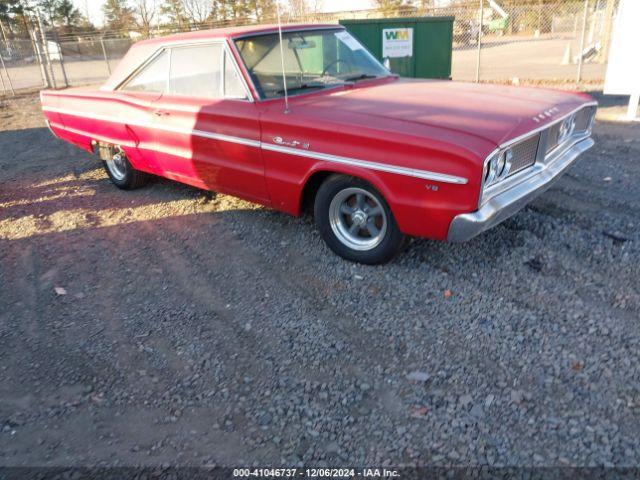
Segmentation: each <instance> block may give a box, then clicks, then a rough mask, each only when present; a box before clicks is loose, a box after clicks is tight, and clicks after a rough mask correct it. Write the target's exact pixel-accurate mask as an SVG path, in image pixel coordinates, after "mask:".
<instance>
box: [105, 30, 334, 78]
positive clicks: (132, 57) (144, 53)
mask: <svg viewBox="0 0 640 480" xmlns="http://www.w3.org/2000/svg"><path fill="white" fill-rule="evenodd" d="M327 28H332V29H344V27H343V26H341V25H337V24H314V23H300V24H290V25H283V26H282V31H283V32H291V31H294V32H295V31H301V30H315V29H327ZM277 31H278V26H277V25H252V26H245V27H229V28H217V29H215V30H199V31H196V32H186V33H178V34H175V35H169V36H166V37H158V38H152V39H149V40H142V41H139V42H136V43H134V44H133V45H132V46H131V48H130V49H129V51H128V52H127V54H126V55H125V56H124V58H123V59H122V60H121V61H120V63H119V64H118V66H117V67H116V69H115V70H114V72H113V73H112V74H111V76H110V77H109V79H108V80H107V81H106V82H105V83H104V84H103V85H102V87H100V90H105V91H111V90H115V89H116V88H117V87H118V85H120V84H121V83H122V82H123V81H124V80H125V79H126V78H127V77H128V76H129V75H131V73H132V72H134V71H135V69H136V68H138V67H140V66H141V65H142V64H143V63H144V62H145V61H147V60H148V59H149V57H150V56H151V55H152V54H153V53H154V52H156V51H158V50H159V49H161V48H162V47H163V46H165V45H172V44H176V43H178V44H179V43H188V42H206V41H207V40H220V39H233V38H241V37H243V36H246V35H260V34H263V33H264V34H269V33H276V32H277Z"/></svg>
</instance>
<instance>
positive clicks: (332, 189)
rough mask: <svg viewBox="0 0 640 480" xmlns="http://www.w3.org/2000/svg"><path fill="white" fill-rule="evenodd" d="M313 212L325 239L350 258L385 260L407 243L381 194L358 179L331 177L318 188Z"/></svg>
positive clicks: (355, 260) (376, 261)
mask: <svg viewBox="0 0 640 480" xmlns="http://www.w3.org/2000/svg"><path fill="white" fill-rule="evenodd" d="M314 213H315V219H316V224H317V225H318V228H319V230H320V234H321V235H322V238H323V239H324V241H325V242H326V243H327V245H328V246H329V248H331V250H333V251H334V252H335V253H337V254H338V255H340V256H341V257H343V258H345V259H347V260H351V261H354V262H360V263H366V264H378V263H385V262H388V261H389V260H391V259H392V258H393V257H394V256H395V255H396V254H397V253H398V252H399V251H400V250H401V249H402V247H403V246H405V245H406V242H405V236H404V235H403V234H402V232H400V230H399V229H398V226H397V224H396V221H395V219H394V218H393V214H392V213H391V209H390V208H389V206H388V205H387V202H386V201H385V200H384V198H383V197H382V195H380V194H379V193H378V191H377V190H376V189H374V188H373V187H372V186H371V185H369V184H368V183H367V182H365V181H363V180H360V179H358V178H353V177H347V176H344V175H334V176H331V177H329V178H328V179H327V180H326V181H325V182H324V183H323V184H322V185H321V186H320V189H319V190H318V193H317V195H316V199H315V208H314Z"/></svg>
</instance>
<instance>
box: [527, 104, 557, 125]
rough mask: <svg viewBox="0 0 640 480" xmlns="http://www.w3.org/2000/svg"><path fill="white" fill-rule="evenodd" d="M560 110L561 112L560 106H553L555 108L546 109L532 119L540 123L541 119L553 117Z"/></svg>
mask: <svg viewBox="0 0 640 480" xmlns="http://www.w3.org/2000/svg"><path fill="white" fill-rule="evenodd" d="M558 112H560V109H559V108H558V107H553V108H550V109H549V110H545V111H544V112H542V113H539V114H538V115H535V116H533V117H531V119H532V120H533V121H534V122H536V123H540V122H541V121H543V120H546V119H547V118H553V116H554V115H555V114H557V113H558Z"/></svg>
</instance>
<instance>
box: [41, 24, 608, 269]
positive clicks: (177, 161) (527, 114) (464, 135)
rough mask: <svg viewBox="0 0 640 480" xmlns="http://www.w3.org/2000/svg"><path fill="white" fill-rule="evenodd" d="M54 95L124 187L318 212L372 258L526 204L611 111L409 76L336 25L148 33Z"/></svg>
mask: <svg viewBox="0 0 640 480" xmlns="http://www.w3.org/2000/svg"><path fill="white" fill-rule="evenodd" d="M42 106H43V110H44V112H45V115H46V118H47V122H48V124H49V127H50V128H51V130H52V131H53V133H54V134H55V135H56V136H58V137H60V138H61V139H63V140H66V141H68V142H71V143H73V144H75V145H77V146H78V147H80V148H83V149H85V150H87V151H89V152H93V153H97V154H99V155H100V157H101V159H102V160H104V163H105V168H106V171H107V173H108V175H109V177H110V178H111V180H112V181H113V183H114V184H116V185H117V186H118V187H120V188H123V189H131V188H135V187H138V186H140V185H142V184H143V183H144V182H145V180H146V179H147V178H148V175H149V174H153V175H159V176H162V177H167V178H170V179H173V180H177V181H179V182H184V183H187V184H190V185H193V186H196V187H199V188H203V189H207V190H214V191H217V192H224V193H227V194H231V195H235V196H238V197H242V198H245V199H248V200H251V201H253V202H258V203H261V204H264V205H267V206H269V207H271V208H275V209H277V210H281V211H283V212H287V213H290V214H292V215H300V214H301V212H303V211H304V209H305V208H310V209H311V208H312V209H313V211H314V214H315V219H316V222H317V225H318V228H319V230H320V234H321V235H322V237H323V238H324V240H325V241H326V242H327V244H328V245H329V247H330V248H331V249H332V250H333V251H335V252H336V253H337V254H339V255H341V256H343V257H344V258H347V259H349V260H353V261H357V262H362V263H381V262H385V261H388V260H389V259H391V258H392V257H393V256H394V255H395V254H396V253H397V252H398V251H400V249H401V248H402V246H403V245H404V244H405V243H406V241H405V240H406V239H407V238H408V237H410V236H416V237H426V238H432V239H437V240H449V241H464V240H468V239H470V238H472V237H474V236H475V235H477V234H479V233H480V232H482V231H484V230H486V229H488V228H490V227H492V226H494V225H496V224H498V223H499V222H501V221H503V220H504V219H506V218H507V217H509V216H510V215H512V214H514V213H515V212H517V211H518V210H519V209H521V208H522V207H523V206H524V205H525V204H526V203H527V202H529V201H530V200H531V199H532V198H534V197H535V196H536V195H537V194H539V193H540V192H542V191H543V190H544V189H545V188H546V187H547V186H549V184H550V183H551V182H552V181H553V180H554V179H555V178H556V177H558V176H559V175H560V174H561V173H562V172H563V171H564V170H566V169H567V168H568V167H569V166H570V165H571V164H572V163H573V162H574V160H575V159H576V158H577V157H578V155H579V154H580V153H582V152H584V151H585V150H587V149H588V148H590V147H591V146H592V145H593V140H592V139H591V138H590V136H591V127H592V123H593V119H594V116H595V111H596V103H595V102H594V101H593V100H592V99H591V98H590V97H589V96H588V95H584V94H579V93H564V92H558V91H552V90H543V89H526V88H516V87H506V86H494V85H477V84H469V83H457V82H451V81H439V80H438V81H435V80H408V79H401V78H398V77H397V76H395V75H392V74H390V73H389V71H388V70H386V69H385V68H384V67H383V66H382V65H381V64H380V63H379V62H378V61H377V60H376V59H375V58H374V57H373V56H372V55H371V54H370V53H369V52H368V51H367V50H366V49H365V48H364V47H363V46H362V45H361V44H360V43H359V42H358V41H357V40H356V39H355V38H354V37H352V36H351V35H350V34H349V33H348V32H347V31H346V30H344V29H343V28H342V27H340V26H336V25H297V26H293V25H289V26H286V27H283V29H282V35H281V36H280V35H279V32H278V28H277V27H271V26H267V27H265V26H259V27H242V28H231V29H222V30H212V31H202V32H192V33H187V34H180V35H175V36H171V37H167V38H159V39H153V40H148V41H143V42H139V43H137V44H135V45H134V46H133V47H132V48H131V50H130V51H129V53H128V54H127V55H126V56H125V58H124V59H123V60H122V62H121V63H120V65H119V66H118V68H117V70H116V71H115V72H114V73H113V75H112V76H111V78H110V79H109V80H108V81H107V82H106V83H105V84H104V85H103V86H102V87H100V88H99V89H94V88H75V89H70V90H64V91H45V92H43V93H42Z"/></svg>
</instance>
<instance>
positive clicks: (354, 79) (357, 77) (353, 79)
mask: <svg viewBox="0 0 640 480" xmlns="http://www.w3.org/2000/svg"><path fill="white" fill-rule="evenodd" d="M380 77H381V75H372V74H370V73H361V74H360V75H354V76H353V77H347V78H345V79H344V81H345V82H357V81H358V80H367V79H369V78H380Z"/></svg>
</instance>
